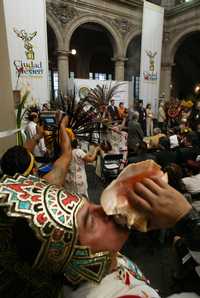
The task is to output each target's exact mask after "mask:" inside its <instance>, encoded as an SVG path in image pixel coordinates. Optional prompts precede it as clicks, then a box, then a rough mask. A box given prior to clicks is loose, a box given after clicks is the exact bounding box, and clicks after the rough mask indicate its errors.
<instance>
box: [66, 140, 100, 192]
mask: <svg viewBox="0 0 200 298" xmlns="http://www.w3.org/2000/svg"><path fill="white" fill-rule="evenodd" d="M71 145H72V160H71V162H70V165H69V170H68V172H67V175H66V177H65V188H66V190H67V191H69V192H75V193H78V194H81V195H84V196H86V197H88V183H87V175H86V171H85V164H86V163H87V162H92V161H94V160H95V159H96V158H97V154H98V152H99V151H100V150H101V149H100V147H98V146H97V147H96V148H95V150H94V151H93V153H92V154H91V153H89V152H88V153H86V152H85V151H83V150H82V149H79V148H77V147H78V142H77V140H76V139H74V140H73V141H72V142H71Z"/></svg>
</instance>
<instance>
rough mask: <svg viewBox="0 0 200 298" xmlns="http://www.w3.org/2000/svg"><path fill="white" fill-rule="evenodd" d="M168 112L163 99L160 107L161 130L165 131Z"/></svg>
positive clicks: (159, 123)
mask: <svg viewBox="0 0 200 298" xmlns="http://www.w3.org/2000/svg"><path fill="white" fill-rule="evenodd" d="M166 119H167V117H166V113H165V108H164V102H163V101H161V102H160V104H159V108H158V127H159V128H160V129H161V131H165V129H166Z"/></svg>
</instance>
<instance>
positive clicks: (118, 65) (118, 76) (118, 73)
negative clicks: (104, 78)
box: [112, 57, 128, 81]
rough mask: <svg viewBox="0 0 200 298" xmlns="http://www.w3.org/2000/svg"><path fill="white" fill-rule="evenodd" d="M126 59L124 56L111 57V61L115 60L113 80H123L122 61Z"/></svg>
mask: <svg viewBox="0 0 200 298" xmlns="http://www.w3.org/2000/svg"><path fill="white" fill-rule="evenodd" d="M127 60H128V58H125V57H115V58H112V61H114V62H115V80H116V81H124V62H125V61H127Z"/></svg>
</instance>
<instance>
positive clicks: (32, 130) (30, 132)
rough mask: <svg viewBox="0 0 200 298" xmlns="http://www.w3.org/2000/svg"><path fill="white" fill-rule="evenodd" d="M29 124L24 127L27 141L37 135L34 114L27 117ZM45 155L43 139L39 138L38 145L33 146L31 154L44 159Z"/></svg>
mask: <svg viewBox="0 0 200 298" xmlns="http://www.w3.org/2000/svg"><path fill="white" fill-rule="evenodd" d="M28 120H29V123H28V124H27V126H26V129H25V132H26V134H27V137H28V139H32V138H33V137H34V136H35V135H37V129H36V127H37V123H38V114H37V113H36V112H32V113H30V115H28ZM46 153H47V148H46V146H45V142H44V138H41V139H40V140H39V142H38V144H37V145H36V146H35V148H34V151H33V154H34V156H36V157H44V155H45V154H46Z"/></svg>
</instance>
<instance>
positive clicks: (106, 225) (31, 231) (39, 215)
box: [0, 176, 200, 298]
mask: <svg viewBox="0 0 200 298" xmlns="http://www.w3.org/2000/svg"><path fill="white" fill-rule="evenodd" d="M0 194H1V196H0V207H1V208H0V211H1V217H0V225H1V231H2V234H1V246H0V250H1V254H0V268H1V270H0V281H1V287H0V296H1V297H7V296H6V295H7V293H8V291H9V292H10V293H11V294H12V295H13V297H17V295H18V294H19V293H20V298H25V297H26V298H27V297H31V298H32V297H37V296H38V295H37V294H38V293H39V294H40V296H41V297H45V298H50V297H54V298H55V297H58V295H59V293H60V291H61V289H62V287H63V283H64V282H65V283H66V282H67V283H68V286H65V293H64V296H65V297H66V298H73V297H74V298H75V297H81V298H86V297H95V298H101V297H102V293H103V295H104V296H105V297H108V298H109V297H112V298H113V297H114V298H117V297H124V296H132V297H134V295H135V296H136V297H139V298H143V297H149V298H156V297H159V295H158V293H157V292H156V291H155V290H153V289H152V288H151V287H150V286H149V285H148V282H147V280H146V279H145V277H144V276H143V275H142V273H141V272H140V270H139V269H138V268H137V267H136V265H134V264H133V263H132V262H131V261H129V260H128V259H126V258H125V257H123V256H122V255H120V254H118V251H119V250H120V249H121V247H122V246H123V244H124V243H125V241H126V240H127V238H128V229H125V228H122V227H119V226H118V225H117V224H115V222H114V221H113V220H112V218H110V217H108V216H107V215H106V214H105V213H104V212H103V209H102V207H101V206H98V205H94V204H92V203H90V202H88V201H86V200H85V199H84V198H83V197H81V196H79V195H74V194H73V195H72V194H69V193H67V192H66V191H65V190H64V189H60V188H58V187H56V186H55V185H49V184H47V183H46V182H45V181H41V180H39V179H37V178H33V177H28V178H25V177H22V176H19V177H18V178H9V177H4V180H3V181H2V183H1V184H0ZM129 200H130V203H131V204H133V205H134V207H136V208H139V209H141V208H142V209H143V210H145V212H146V213H147V214H148V215H149V226H148V228H149V230H150V229H155V228H168V227H172V226H174V225H176V226H175V227H176V229H177V231H178V232H179V233H180V234H181V235H182V237H185V240H186V242H187V245H188V247H189V248H190V249H191V250H192V251H193V253H194V254H195V250H197V251H199V249H200V245H199V243H200V231H199V229H200V224H199V223H200V217H199V215H198V214H197V213H196V212H195V210H193V209H192V207H191V205H190V204H189V203H188V202H187V201H186V200H185V198H184V197H183V196H182V195H181V194H180V193H178V192H177V191H176V190H175V189H173V188H172V187H170V186H169V185H168V184H166V183H165V182H163V181H161V180H160V178H158V177H155V178H152V179H144V181H143V182H141V183H137V184H136V185H135V189H134V191H132V190H131V191H130V193H129ZM44 202H45V204H44ZM25 203H26V204H25ZM5 207H6V208H5ZM26 220H28V222H29V225H28V224H25V223H26ZM191 223H192V224H191ZM102 240H103V241H102ZM33 265H34V266H33ZM5 276H6V278H5ZM144 295H145V296H144Z"/></svg>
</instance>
